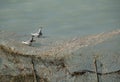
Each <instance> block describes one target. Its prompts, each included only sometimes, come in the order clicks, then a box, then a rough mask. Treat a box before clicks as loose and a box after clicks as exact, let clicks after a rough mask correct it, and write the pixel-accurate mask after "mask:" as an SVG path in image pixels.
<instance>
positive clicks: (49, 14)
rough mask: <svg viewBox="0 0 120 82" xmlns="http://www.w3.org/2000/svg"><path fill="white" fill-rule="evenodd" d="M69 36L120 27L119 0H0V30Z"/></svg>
mask: <svg viewBox="0 0 120 82" xmlns="http://www.w3.org/2000/svg"><path fill="white" fill-rule="evenodd" d="M40 25H42V26H44V27H45V28H44V34H45V35H46V36H55V37H73V36H84V35H88V34H96V33H100V32H105V31H110V30H113V29H118V28H120V1H119V0H1V1H0V30H7V31H13V32H16V33H18V34H29V33H31V32H34V31H36V30H37V28H38V27H39V26H40Z"/></svg>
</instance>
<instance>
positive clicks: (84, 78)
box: [0, 29, 120, 82]
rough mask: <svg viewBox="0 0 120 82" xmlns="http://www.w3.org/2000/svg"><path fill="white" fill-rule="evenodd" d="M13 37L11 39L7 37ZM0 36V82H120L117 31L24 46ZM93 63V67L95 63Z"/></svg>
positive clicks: (119, 37)
mask: <svg viewBox="0 0 120 82" xmlns="http://www.w3.org/2000/svg"><path fill="white" fill-rule="evenodd" d="M11 35H13V36H12V37H10V36H11ZM14 37H15V34H13V33H9V35H8V34H7V33H4V32H1V35H0V82H119V81H120V56H119V55H120V47H119V42H120V30H119V29H118V30H115V31H111V32H107V33H100V34H97V35H90V36H86V37H81V38H79V37H75V38H73V39H70V40H63V41H62V40H61V41H57V40H56V41H52V40H49V39H50V38H48V39H43V40H38V41H37V42H38V43H41V44H45V42H46V44H47V45H44V46H42V47H41V46H37V47H36V46H34V45H33V46H31V47H30V46H26V45H23V44H21V42H20V41H19V40H18V39H16V38H14ZM95 61H96V63H95Z"/></svg>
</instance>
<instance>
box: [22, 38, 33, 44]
mask: <svg viewBox="0 0 120 82" xmlns="http://www.w3.org/2000/svg"><path fill="white" fill-rule="evenodd" d="M33 42H35V40H34V36H32V37H31V38H30V40H27V41H22V44H26V45H29V46H31V45H32V43H33Z"/></svg>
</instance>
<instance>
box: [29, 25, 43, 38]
mask: <svg viewBox="0 0 120 82" xmlns="http://www.w3.org/2000/svg"><path fill="white" fill-rule="evenodd" d="M31 35H32V36H34V37H38V38H40V37H41V36H42V35H43V33H42V27H40V28H39V30H38V32H36V33H31Z"/></svg>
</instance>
